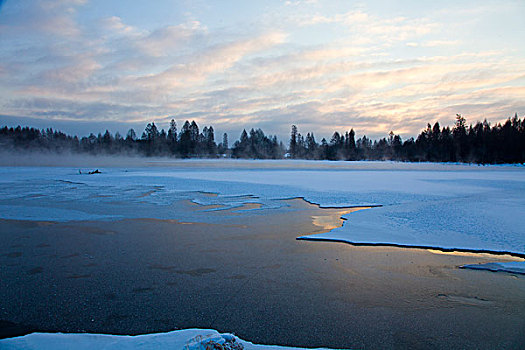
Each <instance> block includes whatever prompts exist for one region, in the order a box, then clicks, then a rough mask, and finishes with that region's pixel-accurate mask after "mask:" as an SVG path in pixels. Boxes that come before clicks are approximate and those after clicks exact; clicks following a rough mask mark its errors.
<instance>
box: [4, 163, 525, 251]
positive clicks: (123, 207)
mask: <svg viewBox="0 0 525 350" xmlns="http://www.w3.org/2000/svg"><path fill="white" fill-rule="evenodd" d="M85 170H87V169H84V171H83V172H84V173H85ZM91 170H92V169H91ZM101 171H102V174H96V175H86V174H79V172H78V169H77V168H56V167H55V168H52V167H48V168H46V167H38V168H36V167H35V168H30V167H2V168H0V185H1V186H0V198H1V199H0V217H1V218H6V219H25V220H49V221H68V220H114V219H120V218H137V217H153V218H159V219H178V220H185V221H195V222H206V221H207V220H210V218H209V217H207V216H206V215H203V212H202V211H198V212H195V213H186V214H181V213H174V212H173V209H172V207H171V206H170V203H172V202H173V201H175V200H180V199H188V200H191V201H193V202H195V203H198V204H202V205H214V209H210V210H221V209H225V208H237V207H240V206H242V205H243V204H244V203H260V204H261V205H262V208H277V207H280V206H286V205H287V204H286V203H285V202H282V201H276V199H284V198H293V197H303V198H305V200H307V201H309V202H312V203H317V204H319V205H320V206H321V207H345V206H370V205H380V207H375V208H371V209H366V210H361V211H357V212H353V213H350V214H347V215H345V218H346V219H348V221H346V222H345V224H344V225H343V227H341V228H337V229H335V230H332V231H331V232H328V233H323V234H318V235H311V236H308V237H307V238H308V239H322V240H338V241H345V242H351V243H360V244H393V245H401V246H415V247H418V246H419V247H437V248H444V249H464V250H473V251H493V252H510V253H515V254H521V255H525V215H523V213H524V212H525V167H523V166H486V167H481V166H476V165H470V166H469V165H457V164H404V163H394V162H311V161H310V162H309V161H291V160H288V161H238V162H235V161H221V160H217V161H178V162H174V163H170V162H165V163H162V162H161V163H159V162H156V163H154V164H153V165H152V166H149V167H141V168H104V169H101ZM210 194H217V195H216V196H215V195H210ZM181 215H182V217H181Z"/></svg>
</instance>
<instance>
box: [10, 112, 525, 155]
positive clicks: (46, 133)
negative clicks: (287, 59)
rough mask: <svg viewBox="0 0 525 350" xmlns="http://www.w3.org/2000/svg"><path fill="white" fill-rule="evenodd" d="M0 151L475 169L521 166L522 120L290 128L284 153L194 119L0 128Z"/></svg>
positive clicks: (273, 142)
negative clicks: (164, 125)
mask: <svg viewBox="0 0 525 350" xmlns="http://www.w3.org/2000/svg"><path fill="white" fill-rule="evenodd" d="M0 147H1V148H2V149H3V150H8V151H10V150H13V151H17V152H19V151H23V150H25V151H43V152H56V153H61V152H73V153H87V154H92V155H98V154H106V155H137V154H138V155H144V156H170V157H177V158H194V157H198V158H218V157H231V158H248V159H282V158H293V159H319V160H397V161H411V162H422V161H429V162H465V163H478V164H496V163H524V162H525V118H524V119H519V118H518V115H517V114H516V115H515V116H514V118H512V119H511V118H509V119H507V121H506V122H505V123H503V124H500V123H498V124H495V125H493V126H491V125H490V123H489V122H487V121H486V120H485V121H484V122H483V123H481V122H478V123H476V124H475V125H474V126H473V125H470V126H467V124H466V120H465V118H463V117H462V116H461V115H459V114H458V115H457V116H456V122H455V125H454V126H453V127H452V128H450V127H448V126H447V127H443V128H442V127H441V126H440V125H439V123H437V122H436V123H435V124H434V125H433V126H432V125H430V124H428V125H427V128H426V129H424V130H423V131H422V132H421V133H420V134H419V135H418V136H417V138H415V139H414V138H409V139H407V140H405V141H403V140H402V139H401V137H400V136H399V135H395V134H394V133H393V132H390V134H389V135H388V137H385V138H382V139H379V140H374V141H372V140H371V139H369V138H368V137H366V136H363V137H361V138H359V139H357V140H355V132H354V130H353V129H351V130H349V131H347V132H345V133H344V134H340V133H339V132H334V133H333V135H332V137H331V139H330V140H329V141H328V140H326V139H324V138H323V139H322V140H321V142H320V143H318V142H317V141H316V140H315V136H314V133H307V134H306V136H303V135H301V134H300V133H299V131H298V129H297V127H296V126H295V125H292V129H291V133H290V139H289V141H288V147H286V146H285V145H284V144H283V142H282V141H279V140H278V139H277V137H276V136H271V135H268V136H267V135H265V134H264V132H263V131H262V130H261V129H257V130H254V129H251V130H250V131H249V132H246V130H243V132H242V133H241V135H240V138H239V140H237V141H235V142H234V143H233V145H231V147H230V146H229V144H228V135H227V134H226V133H225V134H223V137H222V141H221V142H218V143H217V141H216V140H215V134H214V129H213V127H212V126H209V127H208V126H205V127H204V128H203V129H202V131H200V129H199V126H198V125H197V123H195V121H192V122H191V123H190V122H189V121H186V122H185V123H184V125H183V126H182V128H181V130H180V132H179V131H178V129H177V124H176V122H175V120H171V122H170V125H169V128H168V131H165V130H164V129H162V130H159V129H158V128H157V126H156V125H155V123H150V124H148V125H147V126H146V129H145V130H144V132H143V133H142V135H141V136H140V137H138V135H137V134H136V132H135V130H133V129H130V130H129V131H128V133H127V134H126V135H125V137H124V136H122V135H120V134H119V133H118V132H117V133H116V134H115V135H112V134H111V133H110V132H109V131H107V130H106V132H105V133H104V134H98V135H94V134H90V135H89V136H87V137H82V138H78V137H77V136H70V135H66V134H65V133H63V132H61V131H56V130H53V129H51V128H48V129H45V130H39V129H35V128H30V127H20V126H18V127H16V128H8V127H7V126H6V127H3V128H1V129H0Z"/></svg>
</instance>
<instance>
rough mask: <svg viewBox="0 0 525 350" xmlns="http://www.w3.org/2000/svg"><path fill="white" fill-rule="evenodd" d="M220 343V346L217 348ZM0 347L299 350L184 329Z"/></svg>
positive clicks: (11, 342) (58, 337)
mask: <svg viewBox="0 0 525 350" xmlns="http://www.w3.org/2000/svg"><path fill="white" fill-rule="evenodd" d="M215 344H220V345H221V346H222V347H219V346H216V347H213V345H215ZM0 348H2V349H5V350H15V349H16V350H36V349H38V350H47V349H49V350H61V349H76V350H84V349H85V350H91V349H108V350H109V349H119V350H138V349H141V350H149V349H155V350H156V349H181V350H183V349H184V350H208V349H209V350H213V349H221V350H240V349H246V350H251V349H254V350H264V349H267V350H279V349H282V350H285V349H299V348H290V347H283V346H275V345H257V344H252V343H250V342H247V341H245V340H242V339H239V338H237V337H235V336H233V335H232V334H228V333H223V334H221V333H219V332H217V331H215V330H212V329H184V330H179V331H172V332H167V333H155V334H146V335H137V336H122V335H106V334H62V333H32V334H28V335H25V336H23V337H16V338H8V339H0Z"/></svg>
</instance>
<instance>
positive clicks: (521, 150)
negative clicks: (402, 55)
mask: <svg viewBox="0 0 525 350" xmlns="http://www.w3.org/2000/svg"><path fill="white" fill-rule="evenodd" d="M289 156H290V157H291V158H299V159H328V160H398V161H410V162H422V161H429V162H463V163H478V164H495V163H524V162H525V118H524V119H522V120H521V119H519V118H518V115H517V114H516V115H514V118H512V119H510V118H509V119H507V121H506V122H505V123H503V124H500V123H498V124H496V125H494V126H492V127H491V125H490V123H489V122H488V121H487V120H485V121H484V122H483V123H481V122H478V123H476V124H475V125H474V126H472V125H470V126H467V123H466V120H465V118H463V117H462V116H461V115H459V114H458V115H456V123H455V125H454V126H453V127H452V129H451V128H450V127H448V126H447V127H443V128H441V126H440V125H439V123H438V122H436V123H435V124H434V125H433V126H432V125H430V124H428V125H427V128H426V129H425V130H423V131H422V132H421V133H420V134H419V135H418V136H417V138H416V139H414V138H409V139H407V140H406V141H403V140H402V139H401V137H400V136H399V135H395V134H394V133H393V132H390V134H389V135H388V137H387V138H386V137H385V138H382V139H379V140H375V141H372V140H370V139H369V138H367V137H366V136H363V137H361V138H359V139H357V140H355V132H354V130H353V129H352V130H350V131H348V132H346V133H345V134H339V133H338V132H335V133H334V134H333V136H332V138H331V139H330V142H327V140H326V139H322V140H321V143H320V144H318V143H317V142H316V141H315V137H314V134H313V133H308V134H307V135H306V137H304V136H302V135H301V134H300V133H299V132H298V130H297V128H296V127H295V125H292V132H291V137H290V149H289Z"/></svg>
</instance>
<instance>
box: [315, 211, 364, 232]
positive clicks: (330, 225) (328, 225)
mask: <svg viewBox="0 0 525 350" xmlns="http://www.w3.org/2000/svg"><path fill="white" fill-rule="evenodd" d="M369 208H370V207H355V208H341V209H323V212H326V214H325V215H312V223H313V224H314V225H315V226H318V227H320V228H322V229H323V230H326V231H331V230H333V229H336V228H338V227H341V226H342V224H343V221H344V219H343V218H342V217H343V215H346V214H349V213H353V212H355V211H358V210H363V209H369Z"/></svg>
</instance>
